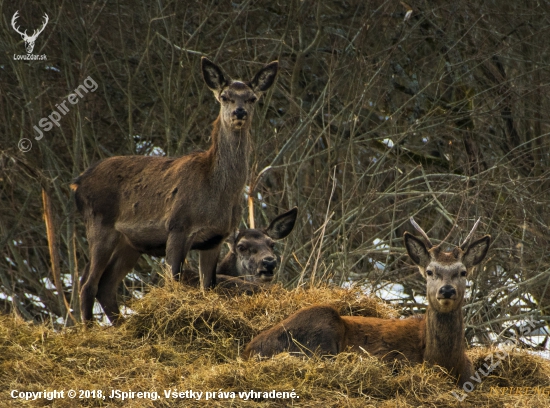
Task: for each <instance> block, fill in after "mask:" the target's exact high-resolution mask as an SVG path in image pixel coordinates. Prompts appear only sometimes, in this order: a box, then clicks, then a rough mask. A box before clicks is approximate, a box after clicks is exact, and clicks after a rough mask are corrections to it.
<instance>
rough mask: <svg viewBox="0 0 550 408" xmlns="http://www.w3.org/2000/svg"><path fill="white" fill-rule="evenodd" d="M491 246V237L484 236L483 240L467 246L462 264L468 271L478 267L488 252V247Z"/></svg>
mask: <svg viewBox="0 0 550 408" xmlns="http://www.w3.org/2000/svg"><path fill="white" fill-rule="evenodd" d="M490 244H491V236H490V235H485V236H484V237H483V238H480V239H478V240H477V241H475V242H473V243H472V244H471V245H469V246H468V249H467V250H466V252H465V253H464V256H463V257H462V263H463V264H464V266H465V267H466V268H467V269H470V268H471V267H473V266H476V265H478V264H479V263H480V262H481V261H483V259H484V258H485V256H486V255H487V251H488V250H489V245H490Z"/></svg>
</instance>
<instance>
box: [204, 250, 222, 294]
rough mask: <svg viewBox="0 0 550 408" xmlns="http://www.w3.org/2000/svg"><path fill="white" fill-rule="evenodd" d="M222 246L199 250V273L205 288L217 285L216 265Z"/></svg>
mask: <svg viewBox="0 0 550 408" xmlns="http://www.w3.org/2000/svg"><path fill="white" fill-rule="evenodd" d="M221 248H222V246H221V245H218V246H216V247H214V248H212V249H207V250H203V251H200V252H199V275H200V278H201V284H202V288H203V289H208V288H209V287H210V288H213V287H214V286H216V265H217V264H218V258H219V256H220V251H221Z"/></svg>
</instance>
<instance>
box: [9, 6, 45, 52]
mask: <svg viewBox="0 0 550 408" xmlns="http://www.w3.org/2000/svg"><path fill="white" fill-rule="evenodd" d="M18 18H19V10H18V11H16V12H15V14H14V15H13V17H12V19H11V26H12V27H13V29H14V30H15V31H16V32H17V33H18V34H20V35H21V38H23V41H25V48H26V50H27V54H30V53H32V50H33V49H34V42H35V41H36V38H37V37H38V35H39V34H40V33H41V32H42V31H44V28H46V24H48V21H49V18H48V15H47V14H46V13H44V23H43V24H42V27H40V28H39V29H38V30H34V33H33V34H32V35H31V36H28V35H27V30H25V31H24V32H21V31H19V28H18V27H17V26H16V25H15V20H17V19H18Z"/></svg>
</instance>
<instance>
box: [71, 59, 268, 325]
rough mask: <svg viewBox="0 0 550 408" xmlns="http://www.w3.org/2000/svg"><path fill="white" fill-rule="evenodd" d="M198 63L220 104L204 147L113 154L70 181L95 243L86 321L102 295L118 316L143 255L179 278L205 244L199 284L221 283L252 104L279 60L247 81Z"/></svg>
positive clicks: (86, 286)
mask: <svg viewBox="0 0 550 408" xmlns="http://www.w3.org/2000/svg"><path fill="white" fill-rule="evenodd" d="M201 68H202V75H203V78H204V81H205V83H206V85H207V86H208V87H209V88H210V89H211V90H212V92H213V93H214V96H215V98H216V100H217V101H218V102H219V103H220V105H221V106H220V113H219V116H218V118H217V119H216V120H215V122H214V126H213V131H212V144H211V146H210V148H209V149H208V150H207V151H202V152H194V153H191V154H188V155H186V156H183V157H180V158H168V157H144V156H118V157H111V158H108V159H105V160H102V161H100V162H98V163H96V164H95V165H93V166H91V167H90V168H88V170H86V171H85V172H84V173H83V174H82V175H80V176H79V177H78V178H77V179H76V180H75V182H74V183H73V184H72V185H71V187H72V188H73V189H74V190H75V198H76V203H77V207H78V209H79V211H80V212H81V213H82V214H83V216H84V221H85V224H86V233H87V237H88V243H89V246H90V262H89V264H88V265H86V268H85V270H84V273H83V275H82V278H81V292H80V303H81V312H82V319H83V320H84V321H91V320H92V318H93V312H92V309H93V304H94V300H95V299H97V300H98V301H99V303H100V304H101V306H102V307H103V310H104V311H105V314H106V315H107V316H108V318H109V320H110V321H111V322H112V323H117V322H118V318H119V307H118V303H117V299H116V291H117V286H118V285H119V284H120V282H121V281H122V279H124V277H125V276H126V274H127V273H128V272H129V271H130V270H131V269H132V268H133V267H134V265H135V264H136V262H137V260H138V258H139V257H140V255H141V254H149V255H153V256H166V262H167V263H168V264H169V265H170V266H171V269H172V273H173V274H174V276H175V277H179V274H180V271H181V264H182V263H183V262H184V261H185V258H186V256H187V252H188V251H189V250H191V249H197V250H200V253H199V271H200V276H201V281H202V287H203V288H205V289H206V288H208V287H210V286H214V285H215V283H216V275H215V268H216V263H217V261H218V256H219V253H220V248H221V244H222V241H223V240H224V239H225V238H226V237H227V236H228V235H229V234H230V233H231V231H234V230H235V229H236V228H237V226H238V223H239V220H240V214H241V200H242V193H243V189H244V186H245V183H246V180H247V174H248V155H249V144H250V126H251V121H252V116H253V112H254V105H255V103H256V101H257V100H258V98H259V97H260V95H261V94H262V93H263V92H265V91H267V90H268V89H269V88H270V87H271V86H272V85H273V83H274V81H275V77H276V75H277V68H278V63H277V61H274V62H272V63H270V64H268V65H266V66H265V67H264V68H262V69H261V70H260V71H259V72H258V73H257V74H256V76H255V77H254V79H252V81H250V82H241V81H235V80H232V79H230V78H229V77H228V76H226V75H225V74H224V73H223V71H222V70H221V69H220V68H219V67H218V66H217V65H215V64H214V63H212V62H211V61H209V60H208V59H206V58H202V60H201Z"/></svg>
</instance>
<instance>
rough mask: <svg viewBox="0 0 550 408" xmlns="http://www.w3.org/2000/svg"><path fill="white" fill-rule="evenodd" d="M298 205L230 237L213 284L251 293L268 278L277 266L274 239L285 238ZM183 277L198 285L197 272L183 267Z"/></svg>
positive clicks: (188, 281) (235, 291)
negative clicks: (258, 225) (265, 224)
mask: <svg viewBox="0 0 550 408" xmlns="http://www.w3.org/2000/svg"><path fill="white" fill-rule="evenodd" d="M297 213H298V209H297V208H296V207H294V208H293V209H291V210H290V211H287V212H286V213H284V214H281V215H279V216H277V217H275V219H273V220H272V221H271V223H270V224H269V226H268V227H267V228H264V229H250V228H249V229H242V230H239V231H237V232H236V233H235V235H234V236H232V237H231V238H230V239H229V242H228V244H229V248H230V250H229V252H228V253H227V255H226V256H225V257H224V258H223V260H222V261H221V262H220V263H219V264H218V268H217V270H216V281H217V285H216V287H221V288H222V289H229V290H230V291H231V292H232V293H243V294H247V295H251V294H253V293H257V292H259V291H260V290H261V289H262V288H263V285H264V284H266V283H269V282H271V280H272V279H273V274H274V273H275V271H276V268H277V255H276V254H275V250H274V248H275V241H277V240H280V239H283V238H285V237H286V236H287V235H288V234H290V232H291V231H292V229H293V228H294V223H295V222H296V215H297ZM182 281H183V282H184V283H186V284H188V285H191V286H197V287H198V286H199V284H200V279H199V274H198V273H197V272H194V271H192V270H189V269H186V270H184V271H183V273H182Z"/></svg>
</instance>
